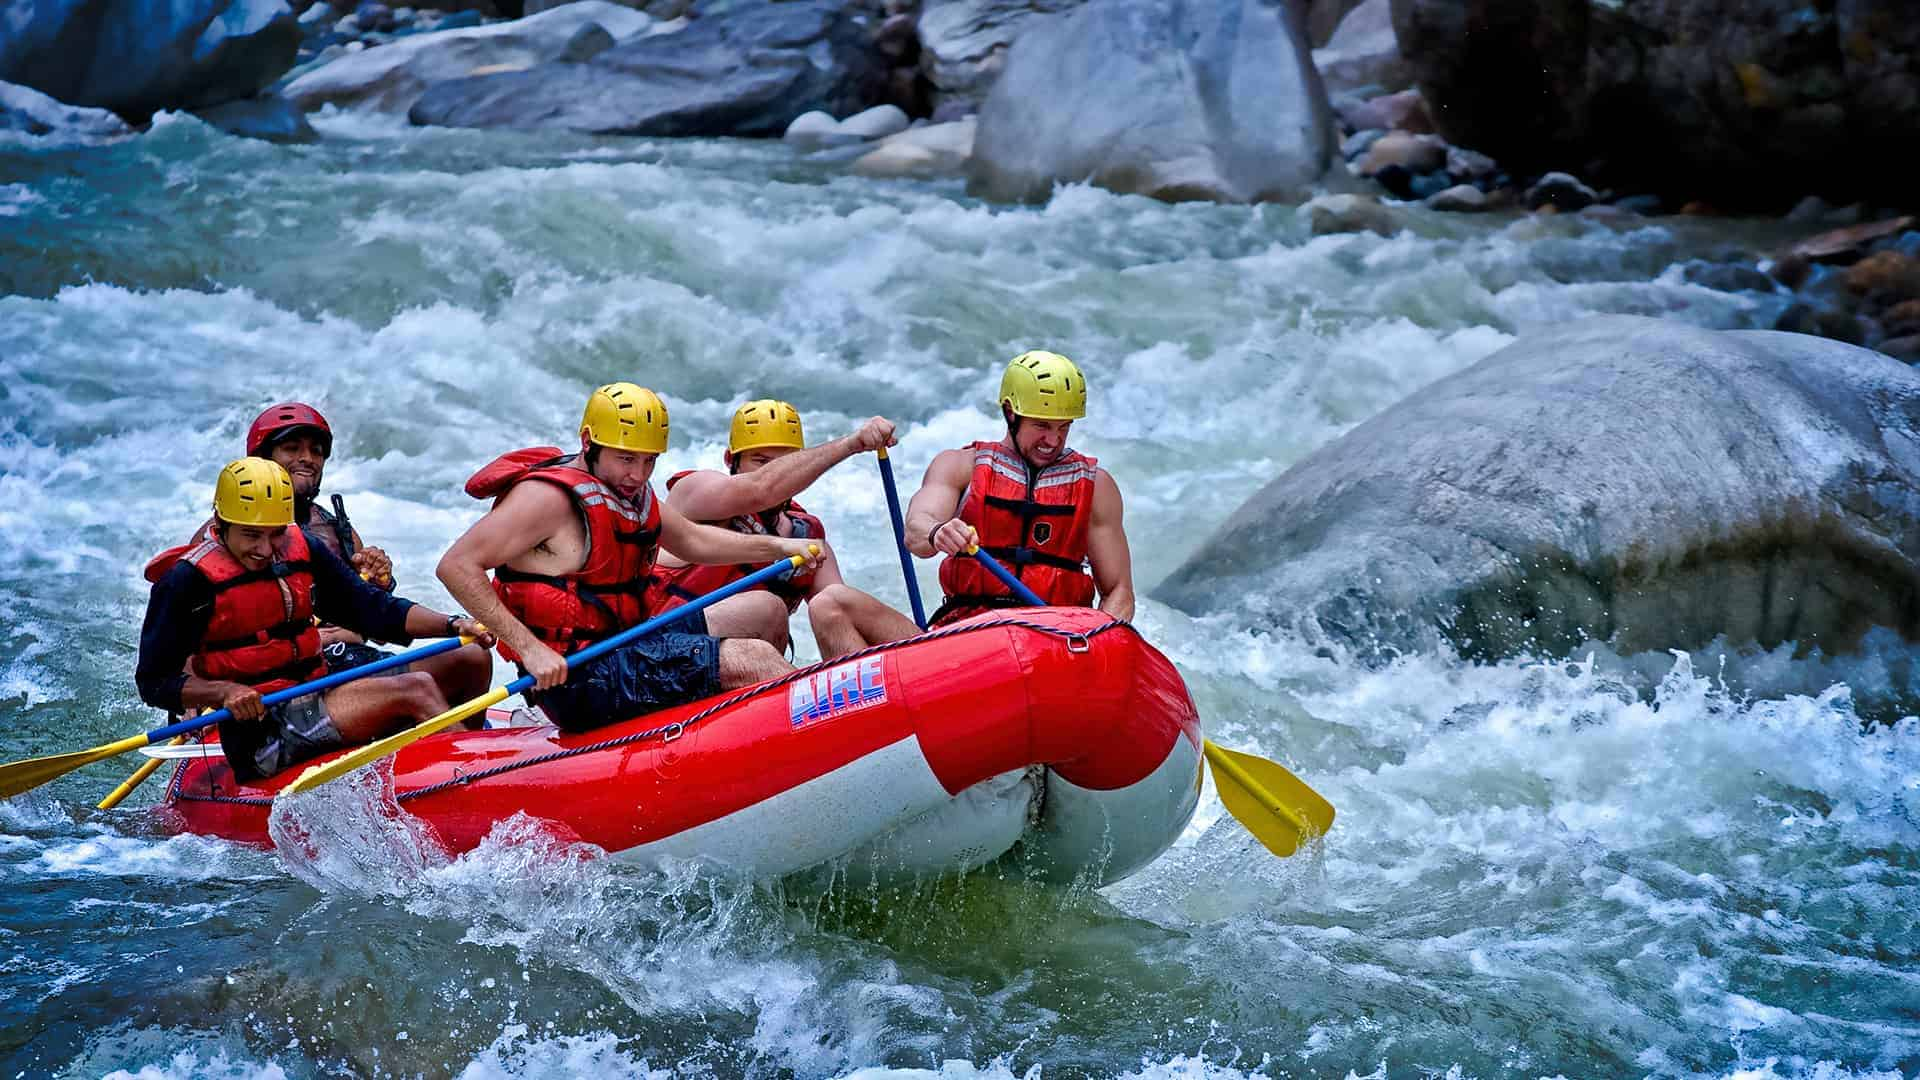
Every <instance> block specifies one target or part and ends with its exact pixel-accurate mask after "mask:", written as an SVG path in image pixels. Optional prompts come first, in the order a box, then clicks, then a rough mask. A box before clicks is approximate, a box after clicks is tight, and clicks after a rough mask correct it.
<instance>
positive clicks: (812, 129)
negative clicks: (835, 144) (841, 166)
mask: <svg viewBox="0 0 1920 1080" xmlns="http://www.w3.org/2000/svg"><path fill="white" fill-rule="evenodd" d="M839 130H840V122H839V121H838V120H835V119H834V118H833V117H831V116H829V115H827V114H826V113H824V112H821V111H820V110H819V109H815V110H813V111H812V112H804V113H801V114H800V115H799V116H796V117H794V118H793V123H791V124H788V125H787V132H786V134H785V135H782V136H781V139H782V140H784V141H786V142H790V143H798V144H801V145H806V146H820V145H823V144H825V143H827V142H830V141H832V139H833V136H834V135H835V134H836V133H838V132H839Z"/></svg>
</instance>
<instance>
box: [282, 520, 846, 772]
mask: <svg viewBox="0 0 1920 1080" xmlns="http://www.w3.org/2000/svg"><path fill="white" fill-rule="evenodd" d="M808 546H809V547H810V548H811V549H812V551H813V553H814V554H815V555H818V554H819V553H820V545H818V544H811V545H808ZM806 561H807V559H806V556H804V555H790V556H788V557H787V558H784V559H781V560H780V561H779V562H776V563H769V564H768V565H766V566H763V567H761V568H760V569H758V570H755V571H754V572H753V573H751V574H748V575H747V576H746V577H743V578H741V579H740V580H739V581H735V582H732V583H730V584H727V585H722V586H720V587H719V588H717V589H715V590H713V591H712V592H710V593H708V594H706V595H705V596H702V597H700V598H698V599H696V600H689V601H687V602H686V603H684V604H682V605H680V606H679V607H677V608H674V609H673V610H672V611H669V612H667V613H666V614H664V615H655V616H654V617H653V618H651V619H648V620H647V621H646V622H643V623H641V624H639V625H638V626H631V627H628V628H627V629H625V630H622V631H620V632H619V633H617V634H615V635H613V636H612V637H610V638H607V639H606V640H604V641H599V642H596V643H594V644H592V645H589V646H587V647H586V648H584V649H581V650H580V651H579V652H577V653H574V654H573V655H571V656H569V657H567V669H568V670H569V671H572V670H573V669H574V668H576V667H578V666H579V665H581V664H586V663H590V662H592V661H594V660H597V659H599V658H600V657H602V656H605V655H606V654H608V653H610V652H612V651H613V650H615V649H618V648H620V647H621V646H623V645H625V644H627V643H628V642H630V641H632V640H634V639H635V638H638V637H640V636H641V635H643V634H650V633H652V632H654V631H655V630H658V629H660V628H661V627H663V626H666V625H668V624H669V623H672V622H674V621H676V620H678V619H683V618H685V617H686V616H688V615H691V614H693V613H694V612H696V611H699V610H701V609H702V608H705V607H708V606H710V605H712V604H716V603H718V602H720V601H722V600H725V599H726V598H727V597H729V596H732V595H734V594H736V593H742V592H745V591H747V590H748V589H752V588H756V587H758V586H760V585H762V584H765V583H766V582H768V581H771V580H773V579H774V578H777V577H779V576H780V575H782V574H790V573H792V572H793V571H795V570H797V569H799V568H800V567H801V566H802V565H803V564H804V563H805V562H806ZM533 684H534V678H533V676H531V675H522V676H520V677H519V678H517V679H515V680H513V681H512V682H510V683H508V684H507V685H505V686H496V687H494V688H493V689H492V690H489V691H487V692H486V693H484V694H482V695H480V696H479V697H477V698H474V699H473V700H472V701H469V702H466V703H465V704H462V705H455V706H454V707H453V708H451V709H448V710H447V711H446V712H443V713H441V714H440V715H439V716H436V717H434V718H433V719H431V720H428V721H425V722H423V723H420V724H416V725H414V726H413V727H410V728H408V729H407V730H405V731H402V732H399V733H398V734H394V735H389V736H387V737H386V738H384V739H381V740H380V741H379V742H375V743H368V744H367V745H366V746H362V747H360V748H359V749H357V750H353V751H351V752H349V753H345V754H342V755H340V756H339V757H337V758H334V759H333V760H332V761H327V762H323V763H321V764H319V765H313V766H310V767H308V769H307V770H306V771H305V772H303V773H301V774H300V775H299V776H297V777H295V778H294V780H293V783H291V784H288V785H287V786H286V787H284V788H281V789H280V794H282V795H298V794H300V793H301V792H303V791H312V790H313V789H314V788H317V787H319V786H320V785H321V784H324V783H327V782H328V781H330V780H337V779H339V778H340V777H342V776H345V775H346V774H348V773H350V772H352V771H354V770H355V769H358V768H360V767H361V766H362V765H368V764H371V763H373V762H375V761H378V760H380V759H381V758H383V757H386V756H387V755H389V754H392V753H395V752H396V751H398V750H400V749H401V748H402V747H406V746H410V745H412V744H413V743H416V742H418V741H420V740H421V739H424V738H426V737H427V736H429V735H431V734H433V733H434V732H436V731H440V730H442V729H444V728H448V727H452V726H453V725H454V724H457V723H459V722H460V721H462V720H465V719H466V718H467V717H469V716H472V715H473V714H474V713H477V712H479V711H480V710H482V709H486V708H489V707H491V706H494V705H498V704H499V703H500V702H502V701H505V700H506V699H507V697H508V696H509V695H511V694H518V693H520V692H522V691H525V690H531V689H533Z"/></svg>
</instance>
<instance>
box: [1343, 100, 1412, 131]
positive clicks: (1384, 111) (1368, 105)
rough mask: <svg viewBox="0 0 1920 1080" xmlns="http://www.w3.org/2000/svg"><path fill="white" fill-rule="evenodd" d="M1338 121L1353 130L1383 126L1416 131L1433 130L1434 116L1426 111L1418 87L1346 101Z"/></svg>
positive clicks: (1391, 128)
mask: <svg viewBox="0 0 1920 1080" xmlns="http://www.w3.org/2000/svg"><path fill="white" fill-rule="evenodd" d="M1340 122H1341V123H1343V124H1345V125H1346V126H1348V127H1350V128H1353V129H1354V130H1356V131H1362V130H1365V129H1367V128H1386V129H1388V130H1390V131H1406V132H1411V133H1413V134H1415V135H1429V134H1432V133H1433V118H1432V117H1430V116H1428V115H1427V103H1426V101H1425V99H1423V98H1422V97H1421V96H1420V91H1418V90H1402V91H1400V92H1399V93H1397V94H1385V95H1382V96H1380V97H1376V98H1368V99H1367V100H1365V101H1361V102H1358V103H1355V104H1350V105H1346V106H1344V107H1342V108H1341V110H1340Z"/></svg>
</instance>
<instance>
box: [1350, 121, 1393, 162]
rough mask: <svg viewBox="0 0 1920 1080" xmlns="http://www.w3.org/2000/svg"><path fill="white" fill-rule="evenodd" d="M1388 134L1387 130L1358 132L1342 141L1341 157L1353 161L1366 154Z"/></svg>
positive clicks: (1378, 129)
mask: <svg viewBox="0 0 1920 1080" xmlns="http://www.w3.org/2000/svg"><path fill="white" fill-rule="evenodd" d="M1386 134H1387V131H1386V129H1385V128H1368V129H1367V130H1365V131H1356V132H1354V133H1353V134H1351V135H1349V136H1347V137H1346V138H1344V139H1342V140H1340V156H1341V157H1343V158H1346V159H1347V160H1348V161H1352V160H1353V159H1355V158H1357V157H1359V156H1360V155H1361V154H1364V153H1366V152H1367V149H1368V148H1369V147H1371V146H1372V145H1373V144H1374V143H1377V142H1379V141H1380V140H1381V139H1382V138H1384V137H1385V136H1386Z"/></svg>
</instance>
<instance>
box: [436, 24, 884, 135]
mask: <svg viewBox="0 0 1920 1080" xmlns="http://www.w3.org/2000/svg"><path fill="white" fill-rule="evenodd" d="M574 6H578V5H568V7H574ZM566 10H568V8H567V7H561V8H555V9H554V10H553V11H552V12H549V13H548V14H549V15H551V14H557V13H559V12H562V11H566ZM877 28H878V23H877V20H876V19H875V18H874V17H873V13H870V12H868V11H866V10H865V9H863V8H861V7H860V6H858V5H850V4H847V3H843V2H841V0H772V2H768V3H759V4H752V5H747V6H743V7H741V8H739V9H737V10H728V11H724V12H715V13H712V14H708V13H703V14H702V15H701V17H700V18H697V19H694V20H692V22H691V24H690V25H688V27H687V28H686V29H685V30H682V31H680V32H679V33H677V34H673V35H671V36H663V37H647V38H642V39H640V40H638V41H630V42H627V43H625V44H622V45H619V46H617V47H615V48H612V49H608V50H607V51H606V52H603V53H601V54H599V55H598V56H595V57H594V58H593V59H592V60H590V61H588V62H587V63H582V64H575V63H553V64H542V65H538V66H535V67H533V68H531V69H529V70H526V71H518V72H508V73H503V74H493V75H479V76H474V77H472V78H466V79H456V80H454V81H452V82H445V83H440V84H439V85H437V86H434V87H432V88H431V89H429V90H428V91H427V92H426V93H425V94H423V95H421V97H420V100H419V101H418V102H416V103H415V104H414V106H413V108H412V110H411V111H409V113H408V116H409V117H410V118H411V119H412V120H413V122H414V123H416V124H437V125H442V126H447V127H480V128H520V129H527V128H547V129H559V130H564V131H579V132H589V133H594V134H608V135H616V134H617V135H656V136H673V135H746V136H764V137H778V136H780V135H781V134H782V133H783V132H785V131H786V130H787V125H789V124H791V123H792V122H793V121H794V120H795V119H796V118H797V117H799V116H800V115H801V114H802V113H806V112H812V111H814V110H819V111H822V112H826V113H830V114H832V115H834V116H848V115H851V114H853V113H857V112H860V111H861V110H863V109H865V108H867V107H868V106H870V105H874V104H878V103H879V102H880V101H881V100H882V99H883V98H884V96H885V94H886V89H887V73H886V70H885V68H884V67H883V66H882V65H881V62H880V59H879V57H878V56H877V55H876V54H875V52H874V51H873V50H872V49H871V48H870V47H869V46H870V44H871V38H872V34H873V31H874V30H876V29H877Z"/></svg>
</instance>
